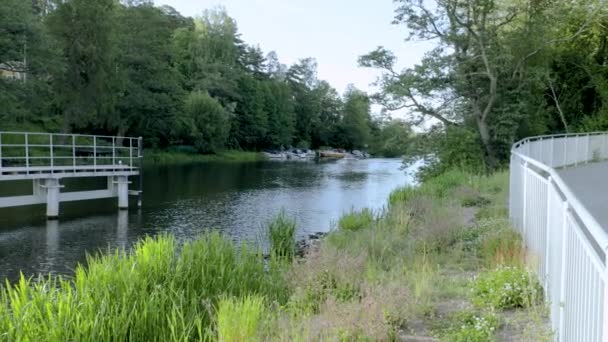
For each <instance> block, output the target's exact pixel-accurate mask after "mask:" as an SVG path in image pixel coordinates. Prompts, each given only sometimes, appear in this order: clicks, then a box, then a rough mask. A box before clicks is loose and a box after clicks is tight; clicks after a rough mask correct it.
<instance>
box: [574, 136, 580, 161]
mask: <svg viewBox="0 0 608 342" xmlns="http://www.w3.org/2000/svg"><path fill="white" fill-rule="evenodd" d="M575 139H576V145H574V166H577V165H578V141H579V140H580V136H578V135H577V136H576V137H575Z"/></svg>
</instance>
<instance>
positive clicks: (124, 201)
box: [115, 176, 130, 210]
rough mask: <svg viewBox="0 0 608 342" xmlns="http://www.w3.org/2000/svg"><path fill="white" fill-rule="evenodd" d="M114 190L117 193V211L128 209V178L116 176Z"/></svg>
mask: <svg viewBox="0 0 608 342" xmlns="http://www.w3.org/2000/svg"><path fill="white" fill-rule="evenodd" d="M115 183H116V190H117V192H118V209H120V210H127V209H129V183H130V182H129V178H128V177H127V176H116V182H115Z"/></svg>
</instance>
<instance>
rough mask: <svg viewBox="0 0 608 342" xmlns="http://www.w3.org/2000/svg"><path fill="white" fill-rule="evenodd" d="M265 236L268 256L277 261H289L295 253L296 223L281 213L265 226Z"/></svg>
mask: <svg viewBox="0 0 608 342" xmlns="http://www.w3.org/2000/svg"><path fill="white" fill-rule="evenodd" d="M266 235H267V237H268V241H269V243H270V254H271V255H272V256H273V257H275V258H278V259H281V260H285V261H291V260H293V258H294V256H295V253H296V222H295V221H294V220H293V219H291V218H289V217H287V215H286V214H285V212H284V211H281V212H280V213H279V214H278V215H277V216H276V217H274V218H273V219H272V220H271V221H270V222H269V223H268V225H267V231H266Z"/></svg>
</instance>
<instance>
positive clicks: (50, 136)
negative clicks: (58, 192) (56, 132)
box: [49, 134, 55, 173]
mask: <svg viewBox="0 0 608 342" xmlns="http://www.w3.org/2000/svg"><path fill="white" fill-rule="evenodd" d="M49 144H50V146H49V152H50V153H49V157H50V158H51V173H53V166H54V165H55V164H54V162H55V161H54V155H53V135H52V134H50V135H49Z"/></svg>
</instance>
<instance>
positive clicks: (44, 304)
mask: <svg viewBox="0 0 608 342" xmlns="http://www.w3.org/2000/svg"><path fill="white" fill-rule="evenodd" d="M283 284H284V282H283V276H282V271H281V270H280V269H279V268H278V266H276V265H275V264H274V263H272V262H271V263H270V264H267V263H266V262H265V261H264V258H263V256H262V254H261V253H260V252H258V251H256V250H250V249H248V248H246V247H241V248H237V247H236V246H235V245H234V244H233V243H232V242H230V241H228V240H226V239H224V238H222V237H221V236H220V235H218V234H209V235H204V236H202V237H201V238H199V239H197V240H195V241H192V242H187V243H185V244H184V245H183V246H182V247H181V248H179V247H178V245H177V243H176V241H175V239H174V238H172V237H170V236H160V237H156V238H146V239H144V240H143V241H142V242H140V243H138V244H137V245H136V246H135V248H134V251H133V252H132V253H131V254H128V255H127V254H126V253H124V252H118V251H117V252H114V253H112V254H108V255H100V256H95V257H91V258H89V260H88V267H86V268H85V267H83V266H79V267H78V268H77V269H76V271H75V275H74V277H73V279H66V278H62V277H52V276H50V277H49V278H47V279H44V280H41V281H38V282H35V281H31V280H28V279H25V278H24V277H21V279H20V281H19V282H18V283H16V284H14V285H11V284H8V283H7V284H6V287H4V288H2V289H0V340H2V341H124V340H128V341H186V340H210V339H214V338H215V335H214V331H215V329H214V328H213V320H214V316H215V310H214V308H215V307H216V305H217V303H218V301H219V300H220V298H223V297H225V296H237V297H238V296H249V295H258V296H263V297H264V298H266V299H267V300H269V301H277V302H279V303H284V302H285V301H286V299H287V298H288V296H289V294H288V292H287V288H286V287H285V286H284V285H283Z"/></svg>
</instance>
